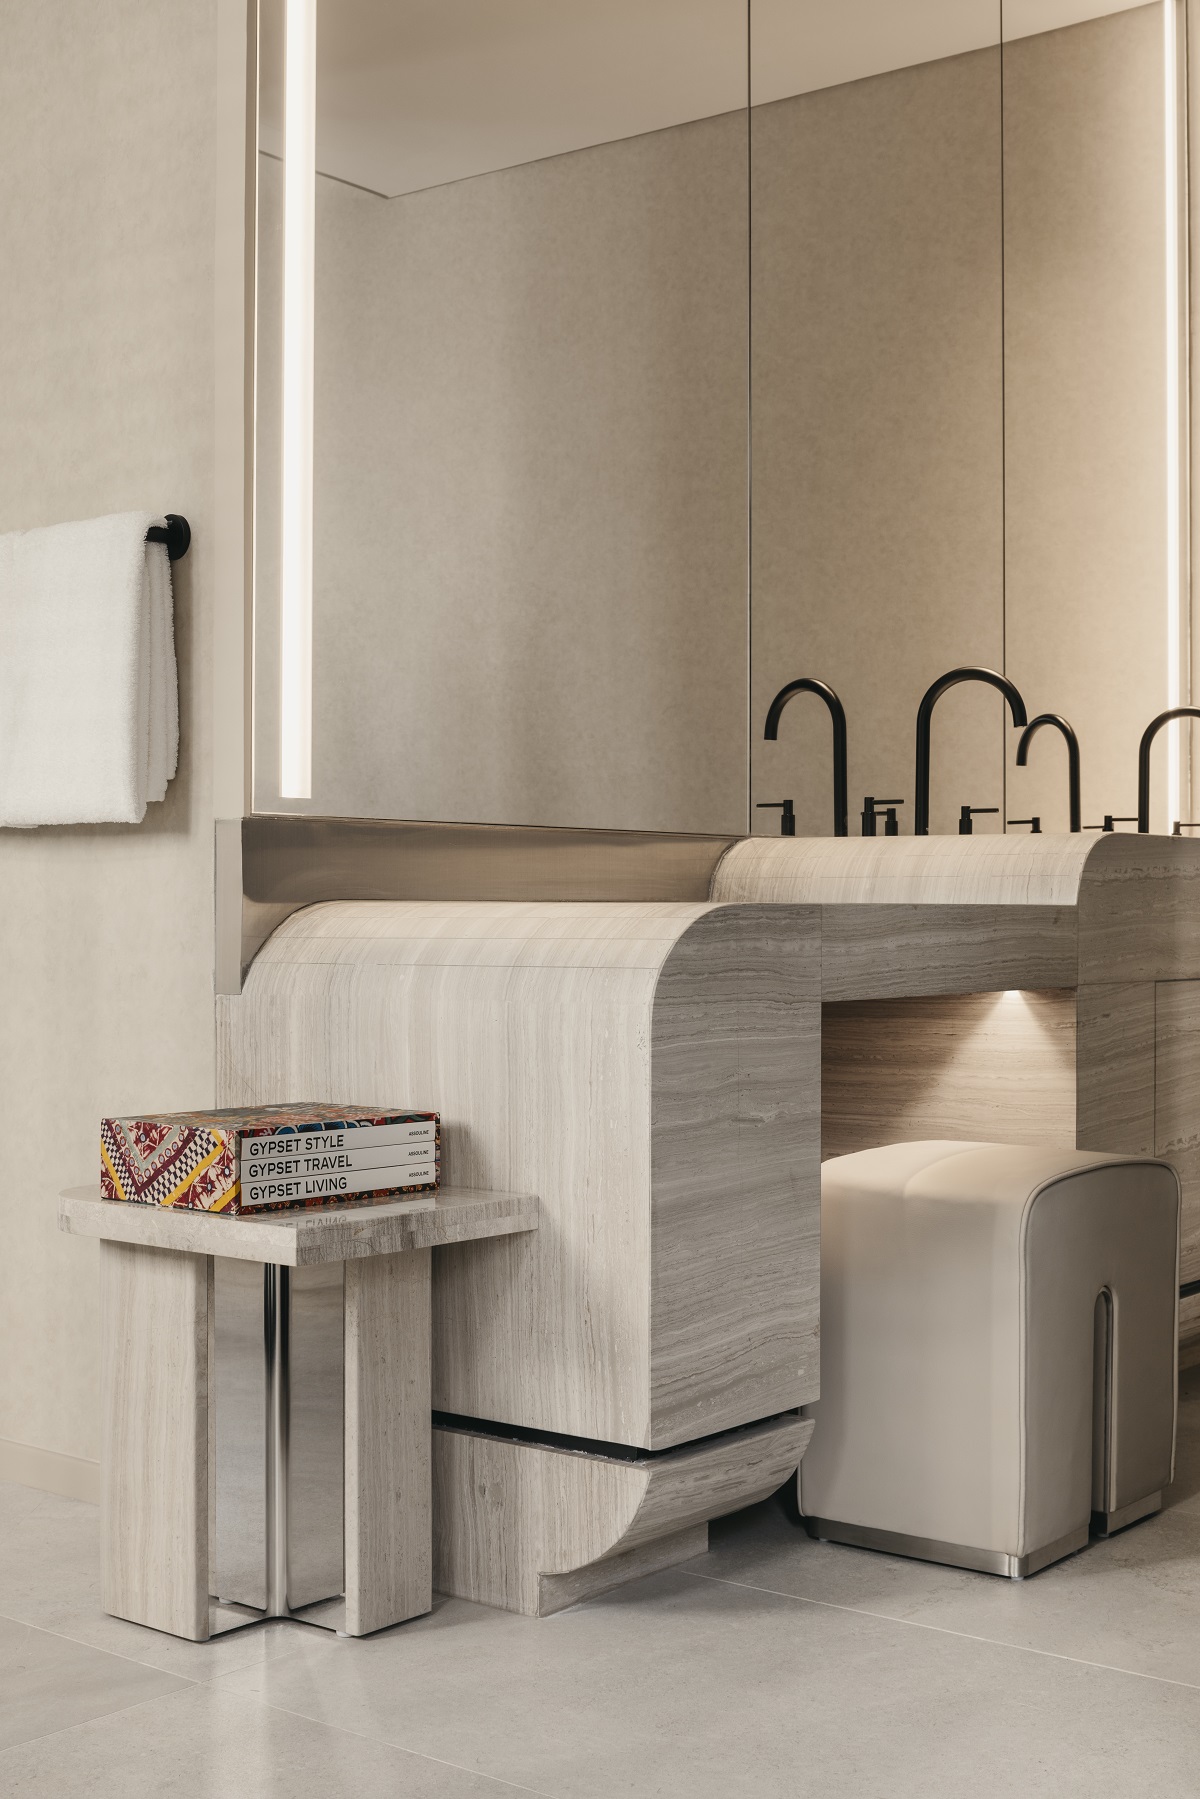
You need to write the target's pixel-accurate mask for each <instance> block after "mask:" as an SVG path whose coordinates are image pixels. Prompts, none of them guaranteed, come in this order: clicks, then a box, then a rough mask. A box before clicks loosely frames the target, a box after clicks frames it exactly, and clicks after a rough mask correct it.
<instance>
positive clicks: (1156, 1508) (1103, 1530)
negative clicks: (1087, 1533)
mask: <svg viewBox="0 0 1200 1799" xmlns="http://www.w3.org/2000/svg"><path fill="white" fill-rule="evenodd" d="M1161 1511H1162V1494H1161V1492H1160V1493H1147V1495H1146V1497H1145V1498H1144V1499H1135V1500H1133V1501H1132V1502H1131V1503H1130V1504H1129V1505H1123V1506H1121V1508H1120V1510H1119V1511H1115V1512H1093V1513H1092V1535H1093V1536H1094V1537H1111V1536H1114V1535H1115V1534H1116V1532H1117V1531H1119V1530H1124V1529H1125V1526H1126V1525H1127V1524H1136V1523H1137V1522H1138V1520H1139V1519H1141V1518H1152V1517H1153V1516H1154V1513H1155V1512H1161Z"/></svg>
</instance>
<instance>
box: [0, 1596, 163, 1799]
mask: <svg viewBox="0 0 1200 1799" xmlns="http://www.w3.org/2000/svg"><path fill="white" fill-rule="evenodd" d="M186 1684H190V1683H185V1682H184V1681H181V1680H177V1679H176V1678H175V1677H174V1676H173V1675H170V1674H162V1673H159V1672H158V1671H157V1670H155V1669H153V1668H143V1667H140V1666H139V1665H138V1664H137V1663H136V1662H130V1661H125V1660H123V1659H122V1658H121V1657H120V1656H116V1655H105V1654H104V1653H103V1651H101V1650H99V1649H89V1648H87V1647H85V1645H84V1644H82V1643H71V1642H68V1641H67V1639H66V1638H65V1637H56V1636H52V1635H50V1634H49V1633H48V1632H47V1631H43V1630H34V1629H33V1628H32V1627H31V1626H30V1625H28V1624H17V1623H14V1622H13V1621H12V1620H11V1619H9V1618H0V1748H9V1747H11V1745H13V1744H15V1743H25V1742H28V1741H29V1740H30V1739H31V1738H34V1737H42V1736H45V1735H47V1733H48V1732H50V1731H55V1730H63V1729H65V1728H66V1727H67V1726H68V1725H71V1724H78V1723H80V1722H82V1721H83V1720H84V1719H87V1718H98V1717H100V1716H102V1715H103V1714H104V1713H106V1712H119V1711H123V1710H124V1709H125V1708H126V1707H128V1706H136V1705H139V1704H140V1703H141V1702H142V1700H145V1699H154V1698H158V1697H161V1696H162V1695H164V1694H166V1693H171V1692H175V1691H177V1690H179V1689H180V1688H182V1687H184V1686H185V1685H186ZM0 1790H2V1787H0Z"/></svg>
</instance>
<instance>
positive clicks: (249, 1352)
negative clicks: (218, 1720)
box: [59, 1187, 538, 1640]
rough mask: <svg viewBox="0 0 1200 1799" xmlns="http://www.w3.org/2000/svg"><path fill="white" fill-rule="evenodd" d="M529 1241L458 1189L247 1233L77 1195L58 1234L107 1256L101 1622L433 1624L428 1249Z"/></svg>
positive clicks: (240, 1221) (504, 1203)
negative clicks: (426, 1618) (428, 1617)
mask: <svg viewBox="0 0 1200 1799" xmlns="http://www.w3.org/2000/svg"><path fill="white" fill-rule="evenodd" d="M537 1223H538V1202H537V1200H536V1199H534V1198H531V1197H528V1196H520V1195H514V1194H505V1193H484V1192H474V1191H466V1190H461V1189H460V1190H455V1189H453V1188H449V1189H443V1190H442V1192H440V1193H439V1194H437V1195H436V1196H432V1195H430V1196H418V1197H416V1198H413V1197H409V1198H406V1199H403V1200H399V1201H396V1202H395V1203H393V1204H390V1205H380V1206H345V1207H336V1208H329V1209H327V1210H322V1211H311V1212H290V1213H283V1214H280V1213H276V1214H274V1215H272V1216H262V1217H251V1218H247V1217H245V1216H241V1217H236V1218H226V1217H221V1216H220V1215H218V1214H213V1213H206V1212H199V1211H190V1210H182V1209H180V1210H171V1209H169V1208H162V1207H154V1206H142V1205H126V1204H122V1203H120V1202H117V1201H112V1200H104V1199H102V1198H101V1197H100V1189H99V1187H95V1188H91V1187H81V1188H71V1189H68V1191H66V1192H65V1193H64V1194H63V1195H62V1197H61V1200H60V1208H59V1225H60V1228H61V1229H62V1230H64V1231H69V1232H73V1233H75V1234H76V1235H79V1236H88V1237H98V1238H100V1239H101V1245H100V1265H101V1293H102V1350H101V1357H102V1361H101V1388H102V1408H103V1410H102V1439H103V1452H102V1453H103V1463H102V1468H103V1474H102V1541H103V1559H104V1586H103V1594H104V1608H105V1610H106V1611H107V1612H110V1613H112V1614H113V1615H114V1616H115V1617H118V1618H127V1619H130V1620H132V1622H134V1623H136V1624H146V1625H150V1626H151V1627H152V1628H154V1629H156V1630H164V1631H169V1632H171V1633H172V1634H173V1635H175V1636H180V1637H189V1638H192V1639H194V1640H204V1639H206V1638H208V1637H210V1636H214V1635H216V1634H218V1633H220V1632H224V1631H226V1630H230V1629H237V1628H239V1627H241V1626H244V1625H247V1624H253V1623H257V1622H259V1621H261V1620H262V1619H265V1618H295V1619H297V1620H298V1621H300V1622H304V1623H310V1624H320V1625H322V1626H324V1627H325V1628H327V1629H334V1630H338V1631H340V1632H341V1633H342V1634H344V1635H347V1636H364V1635H366V1634H367V1633H368V1632H370V1631H373V1630H381V1629H383V1628H384V1627H385V1626H387V1625H390V1624H398V1623H400V1622H401V1621H402V1620H404V1619H405V1618H413V1617H417V1616H419V1615H420V1614H421V1613H422V1612H427V1611H428V1610H429V1609H430V1605H431V1602H432V1576H431V1534H432V1532H431V1515H430V1251H431V1249H433V1248H435V1247H437V1246H439V1245H445V1244H454V1243H464V1242H468V1241H471V1240H473V1239H476V1238H480V1237H496V1236H507V1235H511V1234H513V1233H516V1232H519V1231H530V1230H535V1229H536V1228H537ZM247 1264H250V1266H247ZM255 1264H257V1267H255V1266H254V1265H255ZM218 1536H219V1537H220V1541H221V1544H222V1554H221V1557H220V1564H221V1566H220V1569H219V1571H218V1568H217V1565H216V1558H215V1556H214V1550H215V1549H216V1547H217V1542H218Z"/></svg>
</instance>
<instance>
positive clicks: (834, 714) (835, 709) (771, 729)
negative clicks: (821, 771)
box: [763, 675, 850, 837]
mask: <svg viewBox="0 0 1200 1799" xmlns="http://www.w3.org/2000/svg"><path fill="white" fill-rule="evenodd" d="M798 693H815V694H816V696H817V698H818V699H822V700H824V702H825V704H826V705H827V706H828V708H829V716H830V718H831V720H832V721H833V834H834V836H835V837H848V836H849V835H850V825H849V818H848V800H847V794H848V791H849V785H848V781H847V776H846V708H845V707H844V706H843V705H842V702H841V700H839V699H838V696H837V694H836V693H835V692H834V691H833V688H832V687H827V686H826V684H825V682H824V681H813V680H810V679H809V677H808V676H807V675H804V676H802V677H801V679H800V680H798V681H789V682H788V684H787V686H786V687H781V688H780V689H779V692H778V693H777V694H776V695H775V698H774V699H773V700H772V701H771V704H770V706H769V707H768V709H767V722H766V725H765V726H764V728H763V737H764V739H765V740H766V741H767V742H768V743H774V742H775V740H776V739H777V738H778V736H779V720H780V718H781V717H782V716H783V709H784V707H785V706H786V705H787V703H788V701H789V700H790V699H792V698H793V697H794V696H795V695H796V694H798Z"/></svg>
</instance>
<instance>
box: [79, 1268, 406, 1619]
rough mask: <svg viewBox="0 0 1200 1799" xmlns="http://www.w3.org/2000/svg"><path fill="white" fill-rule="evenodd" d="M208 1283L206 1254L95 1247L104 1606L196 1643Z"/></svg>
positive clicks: (202, 1581)
mask: <svg viewBox="0 0 1200 1799" xmlns="http://www.w3.org/2000/svg"><path fill="white" fill-rule="evenodd" d="M427 1253H428V1252H427ZM208 1286H209V1283H208V1257H207V1256H199V1255H190V1254H188V1253H186V1252H184V1251H181V1250H174V1249H147V1248H143V1247H141V1246H140V1245H138V1244H133V1243H112V1242H103V1243H101V1245H100V1291H101V1315H102V1325H101V1330H102V1347H101V1391H102V1401H101V1404H102V1453H103V1463H102V1488H101V1535H102V1542H103V1562H104V1576H103V1593H104V1609H105V1611H106V1612H109V1613H111V1614H112V1615H113V1616H114V1617H117V1618H128V1619H130V1620H132V1622H133V1623H135V1624H148V1625H150V1626H151V1627H152V1628H153V1629H155V1630H166V1631H170V1632H171V1634H172V1635H173V1636H177V1637H190V1638H192V1639H193V1640H194V1641H202V1640H203V1639H204V1638H206V1637H207V1636H208V1386H209V1382H208Z"/></svg>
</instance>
